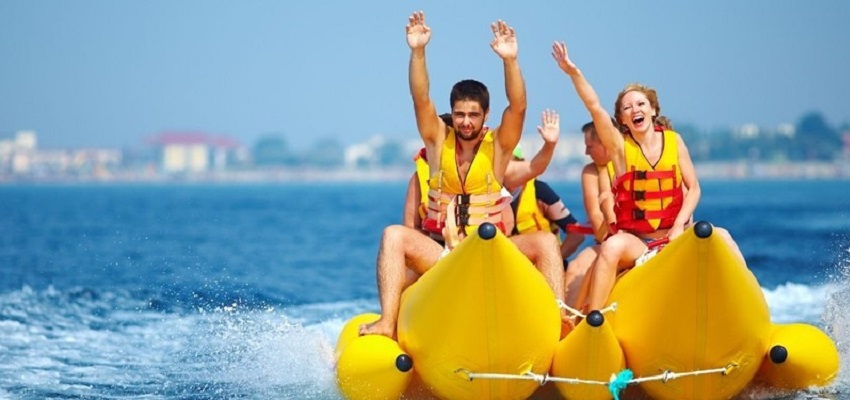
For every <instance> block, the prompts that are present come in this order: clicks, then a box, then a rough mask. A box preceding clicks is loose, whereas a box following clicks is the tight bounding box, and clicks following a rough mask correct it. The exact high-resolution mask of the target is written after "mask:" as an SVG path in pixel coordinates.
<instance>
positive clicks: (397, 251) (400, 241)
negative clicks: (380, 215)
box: [360, 225, 443, 338]
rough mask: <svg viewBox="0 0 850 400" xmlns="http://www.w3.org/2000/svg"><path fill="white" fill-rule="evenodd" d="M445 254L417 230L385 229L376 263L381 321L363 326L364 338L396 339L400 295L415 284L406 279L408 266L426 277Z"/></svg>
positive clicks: (361, 331) (401, 227) (393, 227)
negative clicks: (385, 337)
mask: <svg viewBox="0 0 850 400" xmlns="http://www.w3.org/2000/svg"><path fill="white" fill-rule="evenodd" d="M442 250H443V249H442V247H440V245H439V244H437V242H435V241H433V240H431V238H429V237H427V236H425V235H423V234H422V233H421V232H418V231H416V230H415V229H412V228H408V227H406V226H402V225H392V226H389V227H387V228H386V229H384V235H383V237H382V238H381V247H380V249H379V250H378V262H377V275H378V296H379V297H380V301H381V318H380V319H378V320H377V321H375V322H373V323H371V324H363V325H361V326H360V334H361V335H384V336H387V337H390V338H395V333H396V323H397V321H398V310H399V306H400V302H401V292H402V291H403V290H404V288H406V287H407V286H408V285H409V284H410V283H412V281H410V280H409V279H407V278H408V273H407V271H408V266H409V268H412V269H413V272H415V273H417V274H423V273H425V272H426V271H427V270H428V269H430V268H431V266H433V265H434V264H435V263H436V262H437V260H439V258H440V253H441V252H442Z"/></svg>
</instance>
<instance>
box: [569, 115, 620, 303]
mask: <svg viewBox="0 0 850 400" xmlns="http://www.w3.org/2000/svg"><path fill="white" fill-rule="evenodd" d="M581 131H582V133H583V134H584V154H586V155H587V156H589V157H590V159H591V161H590V162H589V163H587V164H585V166H584V167H583V168H582V170H581V192H582V200H583V204H584V212H585V215H587V222H588V224H587V225H586V226H584V227H582V228H583V229H582V232H584V233H585V234H588V235H593V238H594V241H595V243H594V244H593V245H592V246H588V247H585V248H584V249H582V251H580V252H579V253H578V255H576V257H575V258H574V259H572V260H571V261H570V263H569V268H567V270H566V271H564V290H565V291H566V294H565V295H564V301H565V302H566V303H567V305H569V306H571V307H574V308H580V305H579V304H577V303H578V300H579V298H580V297H579V292H580V290H581V288H582V283H583V282H584V279H585V275H586V274H587V270H588V269H589V268H590V266H591V265H593V261H594V260H596V256H597V255H599V245H600V243H602V241H603V240H605V238H606V237H607V236H608V224H607V223H606V222H605V215H604V214H603V211H602V205H601V204H600V201H599V194H600V190H599V184H600V179H599V176H600V175H605V176H607V177H608V182H613V181H614V167H613V166H612V164H611V157H610V156H609V155H608V151H607V150H606V149H605V146H603V145H602V142H601V141H600V140H599V134H598V133H597V132H596V127H594V126H593V122H588V123H586V124H584V126H582V127H581ZM603 183H604V182H603ZM606 184H607V183H606ZM609 205H610V204H609ZM613 212H614V210H613V208H612V209H611V210H609V211H608V214H609V215H610V214H613ZM585 296H586V294H585Z"/></svg>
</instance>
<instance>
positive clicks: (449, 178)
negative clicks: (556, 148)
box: [360, 11, 564, 338]
mask: <svg viewBox="0 0 850 400" xmlns="http://www.w3.org/2000/svg"><path fill="white" fill-rule="evenodd" d="M492 30H493V36H494V37H493V41H492V42H491V43H490V47H491V48H492V49H493V51H494V52H495V53H496V54H497V55H498V56H499V57H500V58H501V59H502V62H503V65H504V71H505V91H506V94H507V98H508V106H507V107H506V108H505V111H504V112H503V114H502V120H501V124H500V125H499V126H498V127H496V128H494V129H490V128H488V127H487V126H486V125H485V122H486V121H487V117H488V116H489V112H490V94H489V92H488V90H487V87H486V86H485V85H484V84H482V83H481V82H478V81H475V80H471V79H468V80H462V81H460V82H458V83H456V84H455V85H454V87H453V88H452V91H451V94H450V96H449V100H450V105H451V110H452V112H451V116H452V118H451V119H452V120H451V122H452V124H451V125H447V124H446V123H445V122H443V120H442V119H441V118H440V117H439V115H438V114H437V109H436V107H435V105H434V103H433V101H432V100H431V97H430V93H429V91H430V88H429V86H430V83H429V79H428V71H427V68H426V66H425V46H426V45H427V44H428V42H429V41H430V39H431V28H430V27H428V26H427V25H426V24H425V14H424V13H423V12H422V11H419V12H414V13H413V14H412V15H411V16H410V18H409V21H408V24H407V44H408V46H410V64H409V80H410V94H411V97H412V98H413V106H414V110H415V114H416V125H417V128H418V130H419V134H420V136H421V137H422V141H423V142H424V145H425V152H426V155H427V160H428V164H429V169H430V174H431V176H430V179H429V180H428V185H429V198H430V200H429V204H428V211H427V215H426V218H425V220H424V221H423V224H422V225H423V226H422V227H423V229H424V230H425V231H427V232H428V233H429V235H430V236H431V237H430V238H429V237H428V236H426V235H423V234H422V233H421V232H420V231H417V230H416V229H413V228H410V227H407V226H403V225H392V226H389V227H387V228H386V229H384V234H383V237H382V238H381V246H380V250H379V251H378V261H377V275H378V292H379V297H380V302H381V318H380V319H379V320H378V321H375V322H373V323H371V324H364V325H362V326H361V327H360V334H361V335H369V334H378V335H385V336H388V337H391V338H394V337H395V334H396V323H397V319H398V311H399V306H400V304H399V303H400V299H401V293H402V291H403V290H404V289H405V287H407V286H408V285H409V284H411V283H412V280H411V279H407V278H408V270H410V271H412V273H411V275H415V277H418V276H419V275H421V274H423V273H425V272H427V271H428V269H430V268H431V267H432V266H433V265H434V264H435V263H436V262H437V260H439V258H440V255H441V254H442V253H443V251H444V248H445V249H451V248H453V247H454V246H455V245H456V244H457V243H459V242H460V241H461V240H463V238H464V237H466V236H467V235H469V234H471V233H472V232H473V231H474V230H475V229H477V227H478V225H481V224H483V223H485V222H488V223H492V224H493V225H495V226H497V227H499V229H502V230H504V227H505V225H504V223H503V221H502V212H501V211H502V209H503V208H504V207H509V206H510V205H509V204H510V197H509V196H507V197H506V196H504V194H503V191H502V183H503V182H504V176H505V170H506V169H507V166H508V162H509V161H510V160H511V157H512V153H513V150H514V147H516V145H517V143H518V142H519V139H520V136H521V134H522V127H523V122H524V120H525V112H526V107H527V101H526V94H525V82H524V81H523V78H522V73H521V72H520V68H519V63H518V62H517V50H518V47H517V40H516V33H515V31H514V29H513V28H511V27H510V26H508V25H507V24H506V23H505V22H504V21H501V20H500V21H497V22H495V23H493V24H492ZM511 240H512V241H513V242H514V243H515V244H516V245H517V247H518V248H519V249H520V251H522V252H523V253H524V254H525V255H526V256H528V258H529V259H530V260H531V262H532V263H534V265H535V266H536V267H537V268H538V269H539V270H540V271H541V272H542V273H543V275H544V277H545V278H546V281H547V282H548V283H549V286H550V287H551V288H552V290H553V293H554V295H555V296H556V297H557V298H558V299H562V298H563V292H564V291H563V268H562V266H561V265H562V264H561V258H560V251H559V249H558V241H557V238H556V237H555V236H554V235H552V234H551V233H549V232H536V233H534V234H529V235H519V236H515V237H513V238H511Z"/></svg>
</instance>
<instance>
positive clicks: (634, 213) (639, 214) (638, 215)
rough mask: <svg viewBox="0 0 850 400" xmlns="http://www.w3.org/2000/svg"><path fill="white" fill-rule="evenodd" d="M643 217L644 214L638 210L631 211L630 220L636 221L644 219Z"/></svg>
mask: <svg viewBox="0 0 850 400" xmlns="http://www.w3.org/2000/svg"><path fill="white" fill-rule="evenodd" d="M645 215H646V213H644V211H643V210H641V209H640V208H638V209H634V210H632V219H634V220H636V221H638V220H644V219H646V218H645Z"/></svg>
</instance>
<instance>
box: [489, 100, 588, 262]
mask: <svg viewBox="0 0 850 400" xmlns="http://www.w3.org/2000/svg"><path fill="white" fill-rule="evenodd" d="M537 131H538V132H539V133H540V136H541V137H542V138H543V146H542V147H541V148H540V150H539V151H538V152H537V154H535V156H534V157H533V158H532V159H531V161H525V154H524V153H523V151H522V147H521V146H519V145H517V147H516V148H514V152H513V158H512V159H511V162H510V163H508V169H507V172H506V173H505V187H506V188H507V189H508V190H509V191H510V192H511V194H512V195H513V201H511V209H512V210H513V215H514V216H515V224H514V229H513V231H512V232H511V233H512V234H514V235H517V234H526V233H529V232H537V231H551V232H552V233H554V234H555V235H556V236H559V237H560V233H559V231H561V232H564V239H563V241H562V242H561V258H562V259H563V260H566V259H567V258H568V257H569V256H571V255H572V254H573V253H574V252H575V251H576V249H578V247H579V246H580V245H581V244H582V242H584V235H583V234H581V233H578V232H577V231H574V230H573V231H571V230H568V227H569V226H570V225H574V224H577V223H578V221H577V220H576V219H575V217H574V216H573V215H572V213H571V212H570V210H569V208H567V206H565V205H564V202H563V200H561V197H560V196H558V194H557V193H556V192H555V191H554V190H553V189H552V187H551V186H549V184H548V183H546V182H544V181H542V180H540V179H537V177H538V176H539V175H541V174H542V173H543V172H544V171H545V170H546V167H548V166H549V162H550V161H551V160H552V155H553V154H554V152H555V145H556V144H557V143H558V137H559V134H560V122H559V116H558V114H557V113H556V112H555V111H551V110H545V111H544V112H543V116H542V126H538V127H537Z"/></svg>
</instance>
